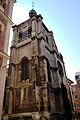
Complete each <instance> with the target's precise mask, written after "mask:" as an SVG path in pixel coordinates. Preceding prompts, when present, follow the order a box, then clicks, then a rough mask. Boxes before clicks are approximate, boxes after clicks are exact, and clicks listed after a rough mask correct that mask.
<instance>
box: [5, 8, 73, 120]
mask: <svg viewBox="0 0 80 120" xmlns="http://www.w3.org/2000/svg"><path fill="white" fill-rule="evenodd" d="M42 19H43V18H42V16H41V15H37V12H36V11H35V10H33V9H32V10H31V11H30V12H29V19H28V20H26V21H24V22H23V23H21V24H19V25H14V26H13V41H12V43H11V52H10V62H9V70H8V77H7V79H6V89H5V96H4V105H3V111H4V112H3V120H5V119H6V120H20V119H22V120H43V119H44V120H53V119H59V120H60V119H61V120H62V119H63V120H64V118H67V120H72V109H71V104H70V100H69V95H68V84H67V78H66V73H65V65H64V61H63V56H62V55H61V53H60V52H59V51H58V48H57V45H56V43H55V40H54V36H53V32H52V31H50V30H48V28H47V27H46V25H45V24H44V23H43V21H42Z"/></svg>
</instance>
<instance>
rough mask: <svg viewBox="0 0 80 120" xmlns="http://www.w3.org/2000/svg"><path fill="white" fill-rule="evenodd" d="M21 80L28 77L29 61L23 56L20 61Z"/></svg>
mask: <svg viewBox="0 0 80 120" xmlns="http://www.w3.org/2000/svg"><path fill="white" fill-rule="evenodd" d="M21 74H22V77H21V81H22V80H25V81H26V80H27V79H29V62H28V59H27V58H23V60H22V62H21Z"/></svg>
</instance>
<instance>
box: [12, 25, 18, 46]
mask: <svg viewBox="0 0 80 120" xmlns="http://www.w3.org/2000/svg"><path fill="white" fill-rule="evenodd" d="M16 38H17V26H16V25H15V26H13V40H12V42H11V47H12V46H14V45H15V44H16Z"/></svg>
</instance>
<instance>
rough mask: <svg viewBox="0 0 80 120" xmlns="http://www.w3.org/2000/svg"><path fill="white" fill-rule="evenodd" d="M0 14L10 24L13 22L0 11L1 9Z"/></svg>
mask: <svg viewBox="0 0 80 120" xmlns="http://www.w3.org/2000/svg"><path fill="white" fill-rule="evenodd" d="M0 16H1V17H3V18H4V19H5V20H6V21H8V22H9V23H10V24H11V25H12V24H13V22H12V21H11V20H10V19H9V18H8V17H7V16H6V15H5V14H4V13H3V12H2V11H1V9H0Z"/></svg>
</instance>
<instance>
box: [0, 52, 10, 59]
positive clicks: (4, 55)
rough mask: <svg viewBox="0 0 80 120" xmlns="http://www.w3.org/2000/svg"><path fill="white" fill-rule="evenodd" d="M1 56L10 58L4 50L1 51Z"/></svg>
mask: <svg viewBox="0 0 80 120" xmlns="http://www.w3.org/2000/svg"><path fill="white" fill-rule="evenodd" d="M0 56H1V57H4V58H7V59H9V56H8V55H7V54H6V53H4V52H2V51H0Z"/></svg>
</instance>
